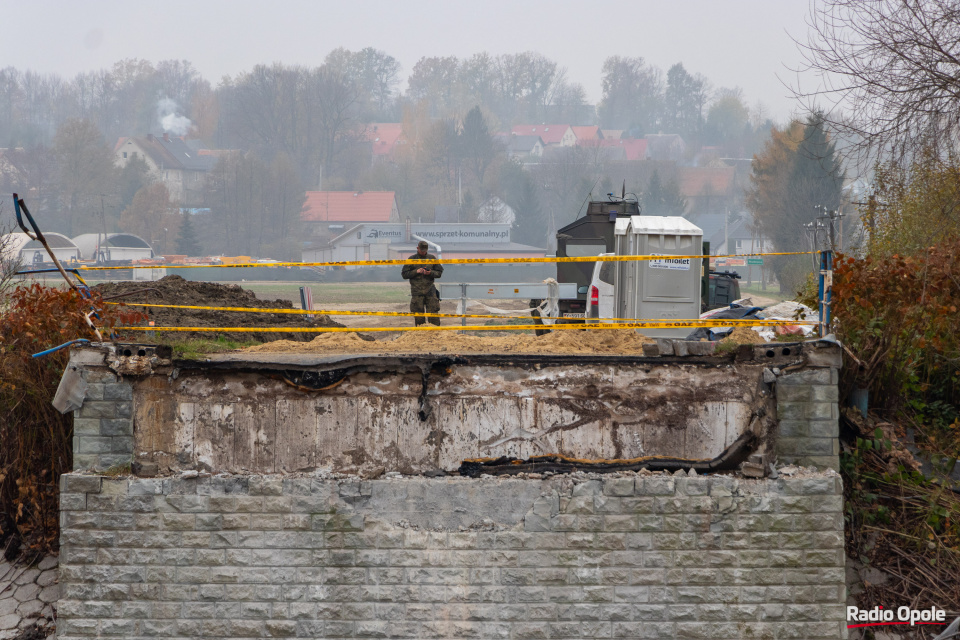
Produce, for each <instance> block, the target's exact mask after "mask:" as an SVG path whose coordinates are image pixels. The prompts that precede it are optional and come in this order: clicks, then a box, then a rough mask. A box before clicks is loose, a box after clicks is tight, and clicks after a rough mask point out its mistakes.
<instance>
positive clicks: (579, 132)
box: [570, 125, 603, 144]
mask: <svg viewBox="0 0 960 640" xmlns="http://www.w3.org/2000/svg"><path fill="white" fill-rule="evenodd" d="M570 130H571V131H573V137H574V140H575V142H574V144H584V143H586V142H595V141H598V140H603V134H602V133H600V127H598V126H596V125H590V126H583V127H581V126H572V127H570Z"/></svg>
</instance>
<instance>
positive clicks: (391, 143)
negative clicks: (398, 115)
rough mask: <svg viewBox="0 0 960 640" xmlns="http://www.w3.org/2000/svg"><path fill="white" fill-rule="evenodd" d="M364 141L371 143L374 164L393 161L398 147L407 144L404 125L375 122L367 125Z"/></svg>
mask: <svg viewBox="0 0 960 640" xmlns="http://www.w3.org/2000/svg"><path fill="white" fill-rule="evenodd" d="M363 137H364V140H366V141H368V142H369V143H370V150H371V153H372V156H373V162H382V161H384V160H392V159H393V153H394V151H396V149H397V146H399V145H402V144H405V142H406V140H405V139H404V136H403V124H402V123H399V122H374V123H371V124H368V125H367V128H366V129H365V130H364V133H363Z"/></svg>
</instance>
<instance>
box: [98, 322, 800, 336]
mask: <svg viewBox="0 0 960 640" xmlns="http://www.w3.org/2000/svg"><path fill="white" fill-rule="evenodd" d="M732 324H736V325H739V326H767V327H769V326H788V325H795V324H814V323H810V322H795V321H792V320H751V321H747V322H744V321H742V320H658V321H652V322H623V323H618V322H599V323H596V324H552V325H542V324H504V325H473V326H464V327H462V326H459V325H449V326H443V327H440V326H435V325H429V326H428V325H421V326H419V327H362V328H360V327H261V328H257V327H116V329H117V330H118V331H157V332H162V331H223V332H237V333H240V332H243V333H356V332H358V331H362V332H364V333H368V332H378V331H528V330H543V329H544V328H548V329H556V330H560V331H565V330H569V329H575V330H578V331H579V330H583V329H685V328H697V327H729V326H731V325H732Z"/></svg>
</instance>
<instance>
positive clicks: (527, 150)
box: [507, 135, 544, 158]
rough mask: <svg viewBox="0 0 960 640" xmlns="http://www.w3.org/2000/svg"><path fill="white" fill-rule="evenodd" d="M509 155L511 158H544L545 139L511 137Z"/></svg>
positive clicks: (508, 147) (538, 137)
mask: <svg viewBox="0 0 960 640" xmlns="http://www.w3.org/2000/svg"><path fill="white" fill-rule="evenodd" d="M507 142H508V144H507V153H508V154H509V155H510V157H511V158H529V157H532V158H540V157H542V156H543V147H544V144H543V138H541V137H540V136H516V135H511V136H510V138H509V140H508V141H507Z"/></svg>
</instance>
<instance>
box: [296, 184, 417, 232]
mask: <svg viewBox="0 0 960 640" xmlns="http://www.w3.org/2000/svg"><path fill="white" fill-rule="evenodd" d="M306 195H307V199H306V202H304V204H303V209H302V210H301V212H300V222H301V223H302V227H303V231H304V234H305V235H304V240H305V241H306V242H307V243H320V244H322V243H325V242H326V241H328V240H329V239H330V238H333V237H334V236H337V235H339V234H341V233H343V231H344V230H345V229H347V228H348V227H351V226H354V225H356V224H358V223H364V222H400V211H399V209H398V208H397V198H396V194H395V193H394V192H393V191H307V194H306Z"/></svg>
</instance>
